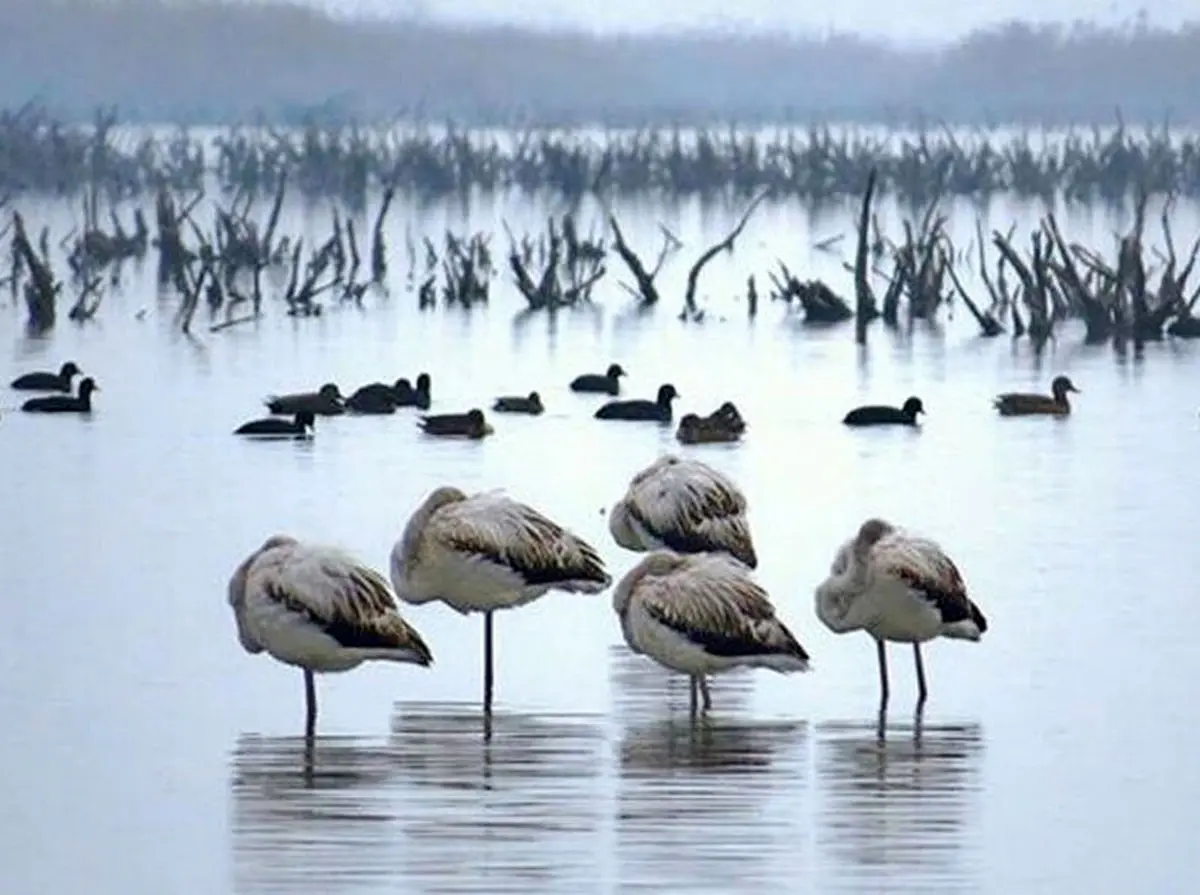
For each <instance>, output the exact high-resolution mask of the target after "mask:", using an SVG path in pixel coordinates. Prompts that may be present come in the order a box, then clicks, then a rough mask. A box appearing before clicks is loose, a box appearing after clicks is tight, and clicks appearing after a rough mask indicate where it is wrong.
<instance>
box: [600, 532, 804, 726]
mask: <svg viewBox="0 0 1200 895" xmlns="http://www.w3.org/2000/svg"><path fill="white" fill-rule="evenodd" d="M613 609H614V610H615V611H616V613H617V617H618V618H619V619H620V620H621V633H623V634H624V635H625V642H626V643H628V644H629V647H630V649H632V650H633V651H634V652H636V653H642V654H643V655H646V656H649V657H650V658H651V659H653V660H654V661H656V662H658V663H659V664H660V665H664V666H666V667H667V668H669V669H671V670H672V671H678V672H680V673H682V674H686V675H688V676H689V677H690V678H691V711H692V714H693V715H694V714H695V713H696V690H697V688H699V690H700V693H701V695H702V696H703V697H704V710H705V711H707V710H708V709H710V708H712V699H711V698H710V697H709V693H708V683H707V682H706V681H705V675H709V674H716V673H719V672H722V671H729V670H731V669H734V668H738V667H751V668H770V669H772V670H773V671H778V672H781V673H784V674H787V673H790V672H795V671H808V670H809V665H808V653H807V652H805V651H804V647H802V646H801V645H800V644H799V643H798V642H797V641H796V638H795V637H794V636H792V632H791V631H789V630H788V629H787V627H786V626H785V625H784V624H783V622H781V621H779V619H778V618H776V617H775V607H774V606H772V605H771V599H770V597H769V596H768V595H767V592H766V591H765V590H763V588H762V587H760V586H759V585H758V584H756V583H755V582H754V579H753V578H752V577H751V573H750V569H749V568H748V567H747V566H746V565H744V564H743V563H741V562H739V561H738V560H736V559H734V558H733V557H731V556H729V555H728V554H725V553H694V554H689V555H684V554H680V553H675V552H673V551H670V550H656V551H654V552H652V553H650V554H649V555H648V556H646V557H645V558H644V559H643V560H642V561H641V562H639V563H638V564H637V565H636V566H634V567H633V568H632V569H630V570H629V572H628V573H627V574H626V575H625V577H624V578H622V579H621V581H620V582H619V583H618V584H617V587H616V589H615V590H614V591H613Z"/></svg>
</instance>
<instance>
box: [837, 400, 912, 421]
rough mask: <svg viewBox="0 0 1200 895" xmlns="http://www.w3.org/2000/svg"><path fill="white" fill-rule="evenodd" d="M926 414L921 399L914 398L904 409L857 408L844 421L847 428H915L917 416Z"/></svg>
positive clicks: (878, 406) (871, 405) (874, 405)
mask: <svg viewBox="0 0 1200 895" xmlns="http://www.w3.org/2000/svg"><path fill="white" fill-rule="evenodd" d="M924 412H925V405H924V404H922V403H921V399H920V398H918V397H916V396H913V397H911V398H909V399H908V400H907V401H905V402H904V406H903V407H888V406H886V405H883V404H868V405H866V406H865V407H855V408H854V409H853V410H851V411H850V412H849V413H847V414H846V416H845V417H844V418H843V419H842V422H843V423H844V424H845V425H847V426H915V425H916V424H917V414H919V413H924Z"/></svg>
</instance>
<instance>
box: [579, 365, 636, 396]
mask: <svg viewBox="0 0 1200 895" xmlns="http://www.w3.org/2000/svg"><path fill="white" fill-rule="evenodd" d="M624 375H626V373H625V370H624V369H623V368H622V367H621V365H620V364H610V365H609V368H608V372H607V373H604V374H603V375H601V374H599V373H584V374H583V375H582V376H576V377H575V378H574V379H572V380H571V391H573V392H591V393H594V394H601V395H619V394H620V393H621V377H622V376H624Z"/></svg>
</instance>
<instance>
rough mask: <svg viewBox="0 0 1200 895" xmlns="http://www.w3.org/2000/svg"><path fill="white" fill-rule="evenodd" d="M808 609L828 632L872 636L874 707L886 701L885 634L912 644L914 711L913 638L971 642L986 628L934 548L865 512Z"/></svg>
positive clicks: (920, 670) (920, 681) (922, 692)
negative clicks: (875, 659) (813, 608)
mask: <svg viewBox="0 0 1200 895" xmlns="http://www.w3.org/2000/svg"><path fill="white" fill-rule="evenodd" d="M816 610H817V618H819V619H820V620H821V621H822V622H823V623H824V624H825V626H826V627H827V628H829V630H831V631H833V632H834V633H835V634H846V633H849V632H850V631H858V630H864V631H866V632H867V633H868V634H870V635H871V636H872V637H873V638H875V647H876V652H877V654H878V657H879V683H880V687H881V690H882V693H881V699H880V704H879V709H880V712H883V711H885V710H886V708H887V703H888V671H887V653H886V652H885V648H884V642H885V641H888V640H891V641H893V642H897V643H911V644H912V645H913V655H914V657H915V661H916V665H917V689H918V697H917V710H918V711H920V710H921V709H922V708H923V707H924V705H925V700H926V697H927V696H928V689H927V688H926V686H925V666H924V663H923V662H922V660H921V644H922V643H924V642H925V641H927V640H933V639H934V638H936V637H949V638H952V639H957V640H972V641H978V640H979V639H980V638H981V637H982V636H983V634H984V632H985V631H987V629H988V623H987V619H986V618H984V615H983V613H982V612H981V611H980V609H979V607H978V606H976V605H975V604H974V603H973V602H971V599H970V598H969V597H968V596H967V587H966V584H964V583H963V578H962V575H961V574H960V573H959V571H958V567H957V566H956V565H955V564H954V563H953V561H952V560H951V559H950V557H948V556H947V555H946V554H945V553H944V552H943V551H942V548H941V547H939V546H938V545H937V544H936V543H934V542H933V541H931V540H928V539H926V538H921V537H917V536H915V535H911V534H909V533H907V532H905V531H903V530H902V529H900V528H898V527H896V526H895V525H893V524H892V523H890V522H886V521H884V520H883V519H868V520H867V521H866V522H864V523H863V524H862V526H861V527H860V528H859V530H858V534H857V535H856V536H855V537H854V538H853V539H851V540H849V541H847V542H846V543H845V544H843V545H842V546H841V547H840V548H839V549H838V552H837V555H836V557H835V558H834V560H833V566H832V568H831V569H830V575H829V577H828V578H826V579H825V580H824V581H823V582H821V584H820V585H819V586H818V587H817V589H816Z"/></svg>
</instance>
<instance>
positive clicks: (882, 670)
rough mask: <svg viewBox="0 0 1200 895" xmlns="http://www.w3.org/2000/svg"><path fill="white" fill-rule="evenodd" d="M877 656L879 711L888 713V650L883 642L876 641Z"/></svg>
mask: <svg viewBox="0 0 1200 895" xmlns="http://www.w3.org/2000/svg"><path fill="white" fill-rule="evenodd" d="M875 654H876V655H877V656H878V657H879V711H880V712H881V713H882V712H885V711H887V704H888V670H887V648H886V647H885V646H884V645H883V641H882V640H876V641H875Z"/></svg>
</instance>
